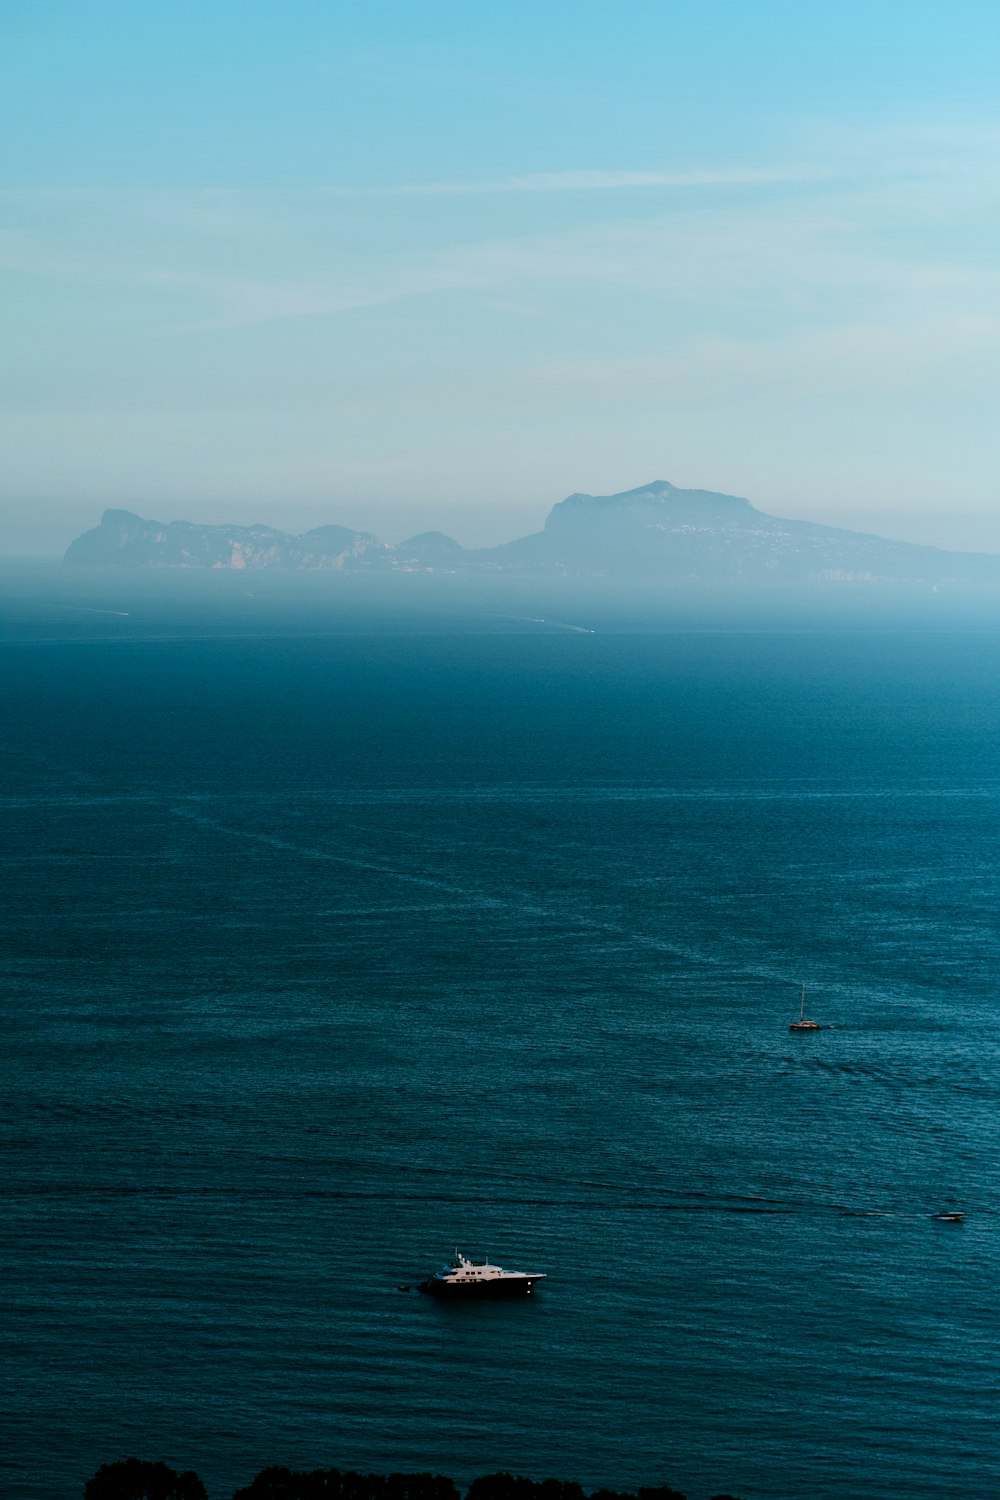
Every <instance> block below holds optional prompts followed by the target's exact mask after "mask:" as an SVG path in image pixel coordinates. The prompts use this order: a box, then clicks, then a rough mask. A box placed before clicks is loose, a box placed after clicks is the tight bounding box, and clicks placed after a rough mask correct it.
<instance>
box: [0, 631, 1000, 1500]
mask: <svg viewBox="0 0 1000 1500" xmlns="http://www.w3.org/2000/svg"><path fill="white" fill-rule="evenodd" d="M67 618H68V617H67ZM92 623H93V622H91V624H92ZM116 628H118V627H116ZM129 631H130V626H129V624H128V622H126V623H125V624H123V625H122V626H121V627H120V629H119V634H118V636H117V637H116V638H106V639H105V638H101V636H100V632H97V633H96V634H95V629H92V628H90V625H88V622H87V621H85V620H77V621H76V622H75V623H74V622H73V621H72V620H70V621H69V623H67V622H66V619H64V620H63V621H62V623H61V624H60V626H59V629H55V628H54V627H53V628H51V629H48V631H47V633H46V631H39V632H37V633H36V634H35V635H34V636H33V635H32V632H31V630H30V629H27V628H25V629H24V630H22V631H21V632H20V634H17V633H15V634H14V635H11V636H9V638H8V640H7V642H6V644H5V645H4V646H3V648H2V649H0V682H2V702H3V704H4V727H3V732H2V744H0V764H2V768H3V792H4V795H3V814H4V827H5V835H4V841H3V884H4V890H5V901H4V911H3V928H4V938H5V942H4V959H3V985H2V994H3V1033H4V1053H5V1058H6V1066H5V1068H4V1082H3V1087H2V1149H3V1173H2V1191H3V1215H4V1223H5V1230H4V1234H5V1239H6V1250H5V1253H4V1261H5V1271H4V1282H5V1293H4V1295H5V1302H6V1308H5V1311H4V1315H3V1324H2V1337H3V1341H4V1349H3V1355H2V1371H3V1373H2V1376H0V1379H2V1381H3V1383H4V1384H5V1386H6V1396H5V1399H4V1403H3V1405H4V1413H5V1414H4V1419H3V1420H4V1432H3V1444H2V1448H3V1454H4V1462H5V1464H6V1479H5V1481H4V1483H5V1486H6V1487H5V1488H4V1490H3V1493H4V1494H5V1495H11V1496H13V1497H16V1500H76V1497H77V1496H78V1495H79V1493H80V1491H81V1487H82V1483H83V1480H84V1479H85V1478H86V1477H87V1476H88V1475H89V1474H90V1473H92V1472H93V1470H94V1469H95V1468H96V1467H97V1466H98V1465H99V1464H100V1463H102V1462H104V1461H107V1460H110V1459H114V1458H118V1457H121V1456H124V1455H125V1454H127V1453H133V1452H134V1453H137V1454H139V1455H140V1456H145V1457H149V1458H164V1459H166V1460H167V1461H168V1462H170V1463H172V1464H174V1465H175V1466H177V1467H189V1466H190V1467H193V1468H195V1469H197V1470H198V1471H199V1473H200V1474H201V1475H202V1477H203V1479H204V1480H205V1482H206V1484H207V1485H208V1486H209V1491H210V1494H211V1495H212V1497H213V1500H227V1497H228V1496H229V1495H230V1494H231V1492H232V1489H233V1488H234V1487H235V1486H236V1485H237V1484H242V1483H246V1482H247V1481H248V1480H249V1479H250V1477H251V1476H252V1475H253V1474H254V1473H255V1472H256V1471H257V1470H258V1469H259V1468H261V1467H263V1466H264V1465H265V1464H266V1463H272V1462H283V1463H288V1464H292V1465H296V1466H308V1467H312V1466H316V1465H329V1464H337V1465H342V1466H357V1467H363V1468H371V1469H377V1470H382V1471H386V1470H389V1469H392V1468H402V1469H414V1468H433V1469H437V1470H443V1471H444V1472H446V1473H450V1474H452V1475H454V1476H455V1478H456V1479H458V1480H459V1481H460V1482H461V1481H465V1480H468V1479H469V1478H471V1477H472V1476H473V1475H475V1474H477V1473H480V1472H485V1471H489V1470H492V1469H495V1468H497V1467H500V1466H502V1467H511V1468H515V1469H519V1470H521V1471H522V1472H525V1473H529V1474H531V1475H533V1476H535V1477H539V1478H540V1477H544V1476H545V1475H547V1474H550V1473H551V1474H555V1475H558V1476H560V1477H565V1478H577V1479H579V1480H580V1481H581V1482H582V1483H584V1484H585V1485H587V1486H597V1485H599V1484H609V1485H616V1486H622V1487H630V1486H633V1485H638V1484H643V1483H653V1482H661V1481H670V1482H671V1483H673V1484H675V1485H677V1486H678V1487H679V1488H681V1489H683V1490H686V1491H687V1493H688V1494H689V1495H690V1496H692V1497H696V1500H701V1497H705V1496H708V1495H710V1494H714V1493H716V1492H717V1491H719V1490H723V1489H730V1490H732V1491H733V1492H734V1493H736V1494H739V1495H742V1496H746V1497H750V1500H755V1497H762V1500H764V1497H766V1500H802V1497H826V1496H831V1497H832V1496H838V1497H872V1500H882V1497H885V1500H890V1497H893V1500H895V1497H899V1496H901V1495H904V1494H905V1495H907V1496H917V1497H920V1496H926V1497H942V1500H944V1497H952V1496H954V1497H956V1500H957V1497H959V1496H961V1497H963V1500H967V1497H970V1496H974V1497H975V1496H982V1497H985V1496H987V1495H991V1494H993V1493H994V1492H995V1490H996V1488H997V1487H998V1485H1000V1424H998V1420H997V1409H998V1408H997V1403H998V1397H1000V1217H998V1215H1000V1180H998V1151H997V1147H998V1106H1000V1072H998V1043H997V1032H996V1030H995V1026H996V1021H997V1009H998V1007H997V986H998V965H997V958H998V935H997V911H998V906H1000V878H998V865H997V850H998V844H997V840H998V834H1000V763H998V752H1000V694H998V690H997V689H998V680H1000V638H998V637H997V636H996V635H987V634H969V635H962V634H951V635H948V636H942V635H935V634H933V633H928V634H892V633H886V632H882V633H872V634H848V633H839V634H837V633H803V634H789V633H780V634H767V633H762V634H754V633H747V634H740V633H725V634H717V635H713V634H704V633H702V634H697V633H664V634H655V633H649V632H647V633H644V634H613V633H610V634H609V633H605V632H603V631H599V632H598V633H597V634H593V635H583V634H578V633H573V632H568V631H559V630H548V629H547V628H546V627H543V626H538V627H530V626H527V625H515V624H511V625H509V626H504V624H503V623H502V622H501V623H497V624H496V625H495V627H487V626H480V627H479V628H477V630H476V631H474V632H473V631H470V630H467V629H463V628H462V625H461V622H457V623H456V624H455V625H454V628H453V629H450V630H444V629H439V628H435V629H431V628H429V627H424V628H423V629H422V630H421V631H416V632H415V631H414V630H410V629H407V628H405V627H402V626H399V625H398V624H393V623H392V622H389V623H388V624H386V625H384V627H383V628H381V629H380V630H378V631H377V632H374V631H373V632H371V633H367V634H366V633H363V632H360V633H359V631H357V630H355V631H354V632H353V633H351V634H346V633H343V632H340V633H337V632H336V631H335V632H334V633H332V634H327V635H326V636H323V634H322V633H312V634H299V635H287V636H286V637H284V638H282V637H280V636H273V635H272V636H270V637H266V638H265V637H264V636H263V635H261V634H260V633H258V634H257V635H254V634H253V633H252V632H248V631H245V630H244V631H243V633H240V632H239V631H236V632H231V633H229V634H228V635H224V634H220V635H217V636H216V637H214V638H213V637H212V636H211V632H209V633H208V634H206V635H203V636H202V637H201V638H187V639H184V638H180V637H176V638H169V639H168V638H165V637H161V638H156V636H155V634H153V635H146V636H143V635H142V634H141V632H139V631H138V630H136V632H135V634H134V635H133V634H130V633H129ZM43 637H44V638H43ZM801 979H805V980H806V981H807V982H808V984H809V986H810V1002H809V1008H810V1010H811V1011H812V1012H813V1013H814V1014H815V1015H817V1016H818V1017H820V1018H821V1019H824V1020H826V1021H828V1022H830V1023H833V1024H835V1029H834V1030H828V1031H824V1032H822V1033H820V1034H818V1035H815V1036H806V1037H793V1036H791V1035H790V1034H789V1032H788V1029H787V1026H788V1021H789V1020H790V1019H791V1018H792V1017H793V1015H794V1013H795V1009H796V1004H797V986H798V983H799V981H800V980H801ZM951 1204H960V1205H961V1206H962V1207H964V1208H965V1209H966V1210H967V1212H968V1219H967V1221H966V1223H965V1224H964V1225H962V1226H960V1227H958V1228H954V1227H952V1226H949V1225H942V1224H936V1223H934V1222H932V1221H931V1219H930V1218H929V1217H928V1216H929V1214H930V1213H932V1212H933V1211H934V1210H937V1209H938V1208H940V1207H942V1206H946V1205H951ZM455 1246H458V1247H460V1248H461V1249H462V1250H464V1251H465V1252H466V1253H468V1254H472V1255H476V1256H480V1255H485V1254H489V1255H491V1256H493V1257H494V1258H496V1259H498V1260H500V1261H501V1262H502V1263H504V1264H509V1265H512V1266H514V1267H519V1268H524V1269H542V1270H545V1271H546V1272H547V1273H548V1276H549V1280H548V1282H547V1284H546V1285H545V1288H544V1290H543V1291H541V1292H540V1294H539V1295H538V1296H537V1298H535V1299H532V1300H531V1301H530V1302H525V1303H524V1304H520V1303H518V1304H514V1305H507V1306H503V1305H498V1306H488V1305H484V1306H476V1307H460V1308H452V1307H442V1306H440V1305H437V1304H435V1303H433V1302H431V1301H430V1300H429V1299H426V1298H423V1297H420V1296H418V1295H417V1294H416V1293H413V1292H411V1293H406V1292H401V1291H399V1290H398V1289H397V1288H398V1285H399V1284H400V1283H405V1282H412V1281H414V1280H415V1279H416V1278H418V1277H419V1276H421V1275H422V1274H426V1273H427V1272H428V1271H430V1270H432V1269H433V1268H434V1267H435V1266H436V1265H438V1264H439V1263H440V1262H441V1261H442V1259H444V1258H445V1256H447V1255H448V1254H450V1252H451V1251H452V1250H453V1248H454V1247H455Z"/></svg>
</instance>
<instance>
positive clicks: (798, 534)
mask: <svg viewBox="0 0 1000 1500" xmlns="http://www.w3.org/2000/svg"><path fill="white" fill-rule="evenodd" d="M494 551H495V552H496V553H497V554H499V555H501V556H502V564H501V565H502V566H504V567H505V568H506V567H511V568H518V569H520V570H527V571H532V572H535V571H545V572H551V571H559V572H564V573H589V574H602V575H605V576H619V577H625V576H627V577H634V578H645V579H655V578H662V579H664V580H668V579H669V580H676V581H684V580H688V581H691V582H698V583H722V582H726V581H734V580H742V581H746V582H753V581H763V582H767V581H771V582H775V583H777V582H785V583H792V582H811V581H817V582H819V581H830V582H880V583H882V582H886V583H887V582H893V583H930V584H934V583H941V582H947V581H963V582H981V583H987V582H997V583H1000V557H993V556H988V555H986V554H981V553H960V552H942V551H940V550H939V549H938V548H936V547H919V546H915V545H913V544H912V543H909V542H892V541H886V540H884V539H883V538H881V537H877V536H869V535H867V534H866V533H864V532H858V531H843V530H841V529H840V528H838V527H835V526H821V525H819V524H817V523H816V522H813V521H785V520H781V519H779V518H778V517H777V516H770V515H767V514H765V512H764V511H760V510H757V509H756V508H755V507H754V506H752V505H751V504H750V501H749V500H744V499H742V498H741V497H739V496H736V495H722V494H717V493H715V492H714V491H712V490H683V489H678V488H677V487H676V486H675V485H672V484H669V483H668V482H667V481H666V480H665V479H658V480H656V481H655V482H654V483H653V484H647V485H643V486H642V487H641V488H640V489H636V490H625V491H624V492H623V493H621V494H617V495H585V494H576V495H570V496H569V497H568V498H567V499H566V500H563V501H562V502H561V503H560V504H559V505H555V506H553V507H552V510H551V511H550V513H549V516H548V519H547V521H546V522H545V528H544V530H543V531H540V532H538V533H537V534H536V535H535V536H529V537H523V538H521V540H520V541H516V542H509V543H507V545H506V546H505V547H501V548H496V549H494Z"/></svg>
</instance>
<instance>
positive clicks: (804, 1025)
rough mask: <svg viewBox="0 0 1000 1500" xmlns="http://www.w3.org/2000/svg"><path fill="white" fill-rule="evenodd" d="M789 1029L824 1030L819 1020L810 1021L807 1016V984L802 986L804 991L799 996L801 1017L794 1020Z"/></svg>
mask: <svg viewBox="0 0 1000 1500" xmlns="http://www.w3.org/2000/svg"><path fill="white" fill-rule="evenodd" d="M788 1029H789V1031H822V1030H823V1028H822V1026H821V1025H820V1023H819V1022H818V1021H810V1020H809V1019H808V1018H807V1016H806V987H805V985H803V986H802V993H801V995H800V996H799V1019H798V1020H797V1021H793V1022H792V1024H791V1025H790V1026H789V1028H788Z"/></svg>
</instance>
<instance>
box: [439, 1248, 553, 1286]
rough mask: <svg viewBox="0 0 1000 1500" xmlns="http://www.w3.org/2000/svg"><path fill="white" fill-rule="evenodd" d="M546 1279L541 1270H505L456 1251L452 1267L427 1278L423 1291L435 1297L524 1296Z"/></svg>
mask: <svg viewBox="0 0 1000 1500" xmlns="http://www.w3.org/2000/svg"><path fill="white" fill-rule="evenodd" d="M544 1280H545V1276H544V1273H543V1272H541V1271H505V1270H504V1269H503V1268H502V1266H493V1265H490V1263H489V1261H487V1260H466V1258H465V1256H464V1255H459V1253H458V1251H457V1250H456V1251H455V1259H454V1261H453V1262H452V1264H451V1265H447V1266H442V1267H441V1270H440V1271H436V1272H435V1274H434V1275H433V1276H428V1278H427V1280H426V1281H422V1282H421V1283H420V1290H421V1291H422V1292H429V1293H430V1295H431V1296H432V1297H524V1296H528V1295H530V1293H531V1290H532V1288H533V1287H534V1285H535V1283H536V1282H538V1281H544Z"/></svg>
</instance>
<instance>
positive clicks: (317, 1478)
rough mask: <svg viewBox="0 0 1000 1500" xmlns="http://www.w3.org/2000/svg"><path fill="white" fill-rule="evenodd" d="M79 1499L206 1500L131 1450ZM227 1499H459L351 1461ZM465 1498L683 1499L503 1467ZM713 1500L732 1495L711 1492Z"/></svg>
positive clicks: (267, 1473) (255, 1485) (663, 1489)
mask: <svg viewBox="0 0 1000 1500" xmlns="http://www.w3.org/2000/svg"><path fill="white" fill-rule="evenodd" d="M83 1500H208V1496H207V1494H206V1491H205V1486H204V1485H203V1484H202V1482H201V1480H200V1479H199V1478H198V1475H197V1474H195V1473H194V1471H193V1470H191V1469H188V1470H186V1471H185V1472H184V1473H183V1474H178V1473H176V1472H175V1471H174V1470H173V1469H171V1468H169V1467H168V1465H167V1464H164V1463H147V1462H144V1461H142V1460H140V1459H138V1458H125V1459H121V1460H120V1461H119V1462H118V1463H111V1464H102V1466H101V1467H100V1468H99V1469H98V1471H97V1473H96V1474H95V1475H94V1476H93V1478H92V1479H89V1480H88V1481H87V1484H86V1486H85V1487H84V1492H83ZM232 1500H461V1496H460V1492H459V1490H458V1487H457V1485H456V1484H455V1481H454V1480H453V1479H449V1478H448V1477H447V1476H446V1475H444V1474H359V1473H357V1472H356V1471H355V1470H353V1469H311V1470H308V1471H306V1470H297V1469H286V1468H283V1467H282V1466H281V1465H272V1466H271V1467H270V1468H267V1469H261V1471H260V1473H259V1474H258V1475H257V1476H256V1478H255V1479H253V1480H252V1481H251V1482H250V1484H248V1485H245V1486H244V1487H243V1488H242V1489H239V1490H236V1492H235V1493H234V1495H233V1497H232ZM465 1500H685V1496H684V1495H682V1494H681V1493H680V1491H679V1490H675V1489H671V1487H670V1485H667V1484H663V1485H656V1486H652V1487H649V1488H643V1489H640V1490H638V1491H636V1492H634V1493H633V1492H631V1491H628V1492H624V1491H619V1490H607V1489H599V1490H595V1491H594V1493H593V1494H592V1495H590V1496H589V1497H588V1496H587V1495H586V1494H585V1492H584V1490H583V1487H582V1486H581V1485H579V1484H577V1483H576V1481H575V1480H566V1479H542V1480H534V1479H526V1478H524V1476H523V1475H520V1474H510V1473H507V1472H505V1471H502V1472H499V1473H496V1474H482V1475H480V1477H479V1478H478V1479H474V1480H473V1481H472V1483H471V1484H470V1485H469V1488H468V1490H467V1491H466V1494H465ZM712 1500H735V1496H733V1495H714V1496H713V1497H712Z"/></svg>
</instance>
